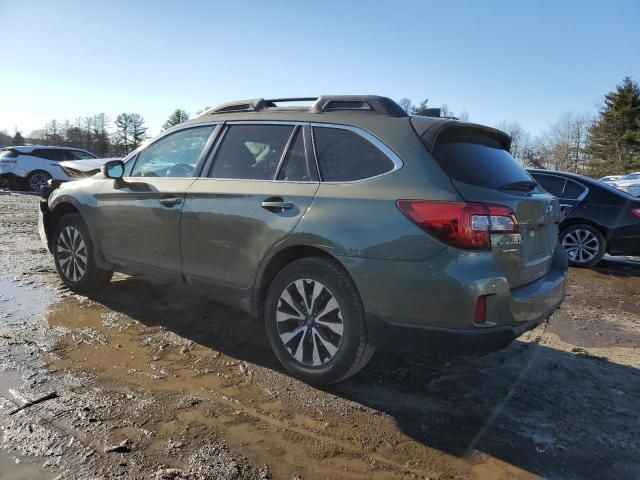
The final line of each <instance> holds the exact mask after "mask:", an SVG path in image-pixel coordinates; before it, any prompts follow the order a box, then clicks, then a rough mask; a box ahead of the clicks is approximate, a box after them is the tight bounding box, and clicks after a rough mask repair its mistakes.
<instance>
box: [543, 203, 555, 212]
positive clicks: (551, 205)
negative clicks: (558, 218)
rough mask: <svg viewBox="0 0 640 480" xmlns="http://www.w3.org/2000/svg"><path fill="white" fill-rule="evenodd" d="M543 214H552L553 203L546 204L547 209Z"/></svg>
mask: <svg viewBox="0 0 640 480" xmlns="http://www.w3.org/2000/svg"><path fill="white" fill-rule="evenodd" d="M545 213H546V214H547V215H552V214H553V203H547V208H546V210H545Z"/></svg>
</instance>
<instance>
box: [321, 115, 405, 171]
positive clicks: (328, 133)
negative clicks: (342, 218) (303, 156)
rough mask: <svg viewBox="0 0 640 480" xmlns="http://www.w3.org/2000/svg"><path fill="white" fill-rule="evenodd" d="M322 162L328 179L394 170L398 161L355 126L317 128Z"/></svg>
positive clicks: (322, 169) (322, 168)
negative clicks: (345, 128)
mask: <svg viewBox="0 0 640 480" xmlns="http://www.w3.org/2000/svg"><path fill="white" fill-rule="evenodd" d="M313 133H314V137H315V144H316V151H317V154H318V164H319V167H320V174H321V176H322V180H323V181H325V182H350V181H354V180H362V179H365V178H371V177H375V176H377V175H381V174H383V173H386V172H389V171H391V170H393V168H394V164H393V162H392V161H391V159H390V158H389V157H387V156H386V155H385V154H384V153H383V152H382V151H381V150H380V149H378V148H377V147H376V146H375V145H373V144H372V143H371V142H369V141H368V140H367V139H365V138H364V137H362V136H361V135H358V134H357V133H355V132H352V131H351V130H344V129H341V128H329V127H316V128H314V129H313Z"/></svg>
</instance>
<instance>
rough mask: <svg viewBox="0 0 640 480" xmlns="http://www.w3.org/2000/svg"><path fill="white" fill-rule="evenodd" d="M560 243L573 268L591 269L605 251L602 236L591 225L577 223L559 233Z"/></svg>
mask: <svg viewBox="0 0 640 480" xmlns="http://www.w3.org/2000/svg"><path fill="white" fill-rule="evenodd" d="M560 242H561V243H562V246H563V247H564V249H565V250H566V252H567V256H568V257H569V264H570V265H572V266H574V267H585V268H588V267H593V266H595V265H597V264H598V262H600V260H602V257H603V256H604V254H605V253H606V251H607V240H606V239H605V238H604V235H602V233H601V232H600V231H599V230H598V229H597V228H594V227H592V226H591V225H587V224H584V223H578V224H576V225H571V226H569V227H567V228H565V229H564V230H562V232H560Z"/></svg>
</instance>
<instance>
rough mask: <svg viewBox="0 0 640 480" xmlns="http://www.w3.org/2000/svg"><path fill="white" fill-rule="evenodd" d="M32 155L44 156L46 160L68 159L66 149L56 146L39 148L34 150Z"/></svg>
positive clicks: (58, 160)
mask: <svg viewBox="0 0 640 480" xmlns="http://www.w3.org/2000/svg"><path fill="white" fill-rule="evenodd" d="M30 155H31V156H33V157H38V158H43V159H45V160H51V161H53V162H61V161H63V160H67V157H66V155H65V150H58V149H55V148H38V149H36V150H33V151H32V152H31V154H30Z"/></svg>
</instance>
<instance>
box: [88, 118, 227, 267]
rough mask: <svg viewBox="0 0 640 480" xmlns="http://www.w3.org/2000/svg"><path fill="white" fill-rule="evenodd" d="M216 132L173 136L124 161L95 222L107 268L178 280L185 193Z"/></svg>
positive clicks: (204, 129)
mask: <svg viewBox="0 0 640 480" xmlns="http://www.w3.org/2000/svg"><path fill="white" fill-rule="evenodd" d="M215 128H216V125H215V124H207V125H195V126H191V127H188V128H183V129H180V130H177V131H173V132H171V133H169V134H167V135H165V136H163V137H161V138H159V139H158V140H156V141H155V142H153V143H151V144H150V145H148V146H147V147H145V148H144V149H142V150H141V151H140V152H139V153H137V155H135V156H134V157H133V158H131V159H130V160H128V161H127V164H126V167H125V177H124V178H122V179H120V180H108V181H106V182H105V183H104V185H103V186H102V188H101V189H100V191H99V193H98V195H97V198H96V206H97V208H96V209H95V218H96V220H97V221H96V229H97V230H98V239H99V243H100V250H101V251H102V253H103V254H104V255H105V257H106V259H107V261H108V262H111V263H114V264H116V265H118V266H120V267H125V268H128V269H130V270H134V271H153V272H156V273H159V274H170V275H175V276H177V275H179V273H180V268H181V255H180V217H181V213H182V207H183V202H184V197H185V192H186V190H187V188H188V187H189V186H190V185H191V184H192V183H193V182H194V180H195V177H196V176H197V174H198V173H199V170H200V169H201V166H202V162H203V159H204V157H206V152H207V151H208V149H209V148H210V146H211V143H212V142H213V138H214V132H215Z"/></svg>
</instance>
